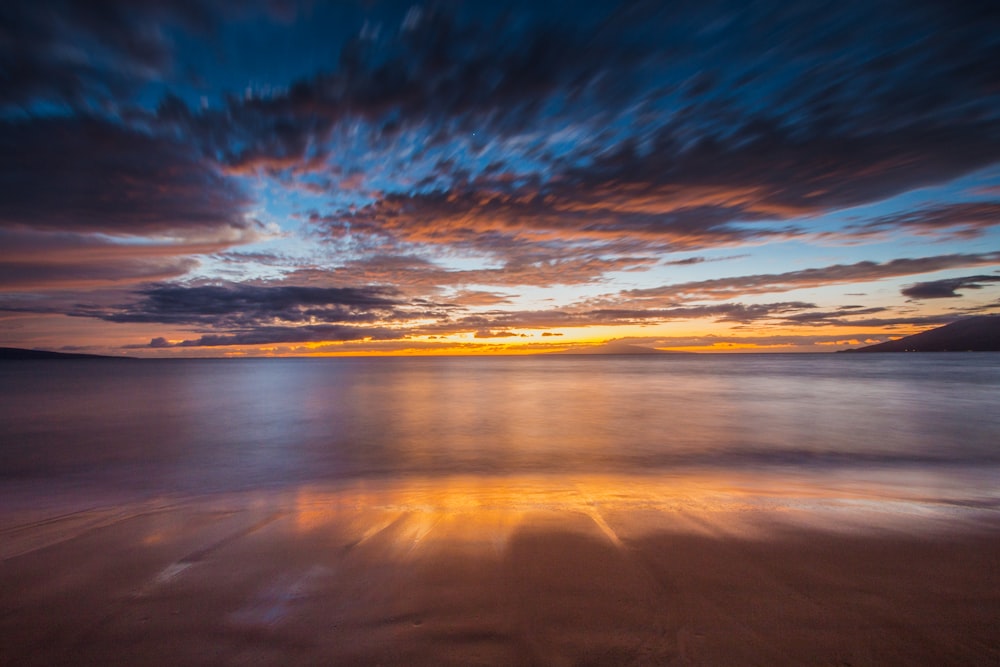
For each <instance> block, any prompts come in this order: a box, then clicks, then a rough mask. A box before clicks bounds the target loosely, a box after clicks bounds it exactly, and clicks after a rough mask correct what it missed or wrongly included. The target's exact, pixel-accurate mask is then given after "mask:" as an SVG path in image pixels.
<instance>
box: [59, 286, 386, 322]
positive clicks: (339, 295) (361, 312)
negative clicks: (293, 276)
mask: <svg viewBox="0 0 1000 667" xmlns="http://www.w3.org/2000/svg"><path fill="white" fill-rule="evenodd" d="M138 294H139V295H141V298H140V299H139V300H138V301H136V302H134V303H131V304H125V305H120V306H117V307H112V308H98V309H87V308H80V309H78V310H77V311H76V312H74V313H72V314H74V315H81V316H87V317H98V318H100V319H103V320H107V321H109V322H155V323H158V324H173V325H199V326H208V327H212V328H221V329H243V328H248V327H249V328H254V329H259V328H266V327H267V325H270V324H277V323H296V324H301V325H312V324H315V323H320V324H324V325H325V324H329V323H333V322H340V323H344V322H375V321H379V320H383V319H391V318H393V317H394V315H395V312H396V309H397V308H398V307H400V306H402V305H403V304H401V303H400V302H399V301H398V300H396V299H395V294H394V292H393V291H392V290H389V289H386V288H350V287H344V288H337V287H325V288H320V287H299V286H290V285H284V286H273V287H271V286H257V285H250V284H235V285H227V286H221V285H204V286H195V287H186V286H182V285H153V286H151V287H147V288H145V289H143V290H141V291H139V292H138ZM307 330H308V329H303V331H307Z"/></svg>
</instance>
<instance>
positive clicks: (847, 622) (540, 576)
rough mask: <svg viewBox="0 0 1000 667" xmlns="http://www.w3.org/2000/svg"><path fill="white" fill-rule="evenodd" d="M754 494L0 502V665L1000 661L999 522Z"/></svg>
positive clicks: (815, 492) (671, 485)
mask: <svg viewBox="0 0 1000 667" xmlns="http://www.w3.org/2000/svg"><path fill="white" fill-rule="evenodd" d="M774 488H775V485H773V484H767V483H761V482H752V481H747V480H744V481H743V482H740V481H739V480H737V481H735V482H734V481H733V480H732V479H727V480H720V479H712V478H708V477H695V478H692V477H688V478H676V479H662V478H659V479H656V478H635V477H632V478H624V479H623V478H619V479H607V478H583V479H512V478H489V479H484V478H456V479H444V480H441V479H435V480H405V481H392V482H390V481H378V482H372V481H365V482H362V481H358V482H351V483H346V484H343V485H340V486H337V487H303V488H296V489H292V490H282V491H268V492H256V493H238V494H217V495H208V496H201V497H166V496H164V497H156V498H145V499H142V500H135V501H131V502H113V503H103V504H102V503H100V502H94V501H92V502H91V504H87V503H86V502H83V501H82V500H81V499H76V500H74V501H73V502H72V503H69V502H64V501H60V502H49V503H39V504H37V505H36V506H34V507H32V506H30V503H25V502H13V503H8V504H7V505H6V506H5V507H4V508H3V509H2V510H0V559H2V561H0V663H2V664H4V665H59V664H67V665H112V664H129V665H160V664H162V665H199V664H203V665H216V664H225V665H271V664H273V665H286V664H316V665H329V664H352V665H353V664H359V665H377V664H382V665H477V664H482V665H590V664H593V665H628V664H639V665H671V664H678V665H686V664H708V665H732V664H761V665H781V664H788V665H791V664H816V665H888V664H899V665H904V664H905V665H913V664H927V665H945V664H955V665H970V664H998V663H1000V512H998V511H997V510H996V509H993V508H992V507H990V506H986V507H983V506H977V503H975V502H968V501H967V500H966V501H962V502H959V501H958V500H955V501H949V500H948V499H944V500H942V499H941V498H936V499H935V500H934V501H928V500H926V499H922V498H919V497H907V496H906V494H897V496H896V497H893V498H886V497H885V494H884V490H882V491H879V494H880V495H879V496H878V497H876V496H875V494H874V492H873V491H872V489H867V488H865V487H864V485H860V486H859V485H847V486H841V487H836V485H835V486H834V487H832V488H829V487H828V488H817V487H816V486H815V485H810V484H807V483H805V484H801V485H799V486H798V487H796V486H792V485H784V487H783V489H782V491H781V493H776V492H775V491H774ZM22 500H23V498H22Z"/></svg>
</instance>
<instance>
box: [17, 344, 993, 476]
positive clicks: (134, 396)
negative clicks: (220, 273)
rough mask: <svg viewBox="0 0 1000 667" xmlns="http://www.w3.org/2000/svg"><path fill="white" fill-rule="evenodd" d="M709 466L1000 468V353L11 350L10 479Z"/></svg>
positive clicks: (678, 470) (795, 472)
mask: <svg viewBox="0 0 1000 667" xmlns="http://www.w3.org/2000/svg"><path fill="white" fill-rule="evenodd" d="M706 470H708V471H713V472H721V473H725V472H728V471H733V472H740V473H743V474H745V473H747V472H748V471H750V472H751V473H752V472H753V471H756V470H760V471H765V470H766V471H771V472H773V471H775V470H777V471H780V473H781V474H782V475H785V476H787V477H788V478H791V479H794V478H796V477H798V476H803V477H804V476H806V475H813V476H815V475H816V474H827V473H829V474H831V475H833V474H836V475H841V476H843V475H845V474H846V475H850V474H854V473H858V474H862V473H863V474H867V475H871V474H876V475H877V474H882V473H891V472H905V473H906V474H908V475H910V477H911V478H912V477H913V476H914V475H916V476H917V477H920V478H924V479H935V480H947V482H946V483H948V484H960V483H963V481H962V480H965V479H970V480H971V479H975V480H977V482H976V483H978V484H980V485H982V484H983V483H984V480H985V483H986V484H987V485H988V484H989V483H990V482H991V481H996V482H997V483H998V484H997V486H1000V475H998V472H1000V354H940V355H933V354H932V355H858V356H853V355H832V354H831V355H743V356H694V355H692V356H663V357H653V358H650V357H645V356H644V357H558V356H549V357H532V358H420V359H398V358H397V359H328V360H301V359H289V360H276V359H261V360H183V361H177V360H172V361H154V360H148V361H98V362H95V361H57V362H52V361H42V362H7V363H4V364H0V484H7V485H12V484H17V485H20V486H24V485H25V484H30V485H34V486H37V488H40V489H41V488H44V487H45V485H46V484H57V483H63V484H66V483H71V484H72V483H75V484H92V485H95V486H99V487H108V488H120V489H145V490H150V491H178V492H189V491H190V492H200V491H222V490H237V489H252V488H260V487H264V486H268V487H270V486H280V485H293V484H300V483H307V482H309V483H311V482H325V481H336V480H343V479H351V478H359V477H395V476H410V475H412V476H424V477H434V476H436V475H451V474H459V475H494V474H497V475H508V474H511V475H521V474H531V475H534V474H537V475H543V476H545V475H563V474H567V475H574V474H614V475H619V474H622V475H629V474H633V473H642V474H665V475H666V474H682V473H685V471H702V472H704V471H706ZM956 480H957V481H956Z"/></svg>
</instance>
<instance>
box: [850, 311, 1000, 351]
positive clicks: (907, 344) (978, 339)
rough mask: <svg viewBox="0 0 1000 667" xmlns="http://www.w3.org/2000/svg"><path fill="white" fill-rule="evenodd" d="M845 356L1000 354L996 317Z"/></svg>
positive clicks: (998, 318) (968, 321) (971, 319)
mask: <svg viewBox="0 0 1000 667" xmlns="http://www.w3.org/2000/svg"><path fill="white" fill-rule="evenodd" d="M845 351H846V352H1000V315H980V316H978V317H969V318H967V319H964V320H959V321H958V322H952V323H951V324H947V325H945V326H943V327H938V328H937V329H931V330H930V331H924V332H922V333H918V334H914V335H912V336H906V337H905V338H900V339H898V340H891V341H888V342H886V343H879V344H878V345H869V346H868V347H862V348H858V349H856V350H845Z"/></svg>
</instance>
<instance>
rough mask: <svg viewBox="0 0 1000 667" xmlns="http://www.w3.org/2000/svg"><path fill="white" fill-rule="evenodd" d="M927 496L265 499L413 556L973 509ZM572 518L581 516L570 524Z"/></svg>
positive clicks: (571, 486)
mask: <svg viewBox="0 0 1000 667" xmlns="http://www.w3.org/2000/svg"><path fill="white" fill-rule="evenodd" d="M926 491H927V490H926V489H923V490H921V489H913V488H912V487H910V486H906V485H902V486H899V487H898V488H893V486H892V485H891V483H887V482H886V480H881V481H876V482H866V481H864V480H850V479H848V480H826V483H825V484H819V483H817V482H816V480H803V479H799V478H791V479H785V480H784V481H783V483H781V484H778V483H776V482H775V481H774V480H773V479H770V480H769V479H768V478H767V476H764V475H760V474H756V475H747V476H745V477H737V476H734V475H726V476H723V475H708V474H705V475H691V474H686V475H678V476H676V477H664V476H662V475H660V476H649V477H644V476H629V477H621V476H587V477H574V478H568V477H567V478H563V477H540V476H536V477H528V476H525V477H449V478H443V479H442V478H420V479H408V480H405V481H401V480H391V481H390V480H374V481H373V480H365V481H357V482H352V483H349V484H345V485H343V486H339V487H336V488H333V487H322V486H304V487H300V488H298V489H296V490H295V491H294V492H293V493H291V494H290V495H289V496H288V497H287V498H279V497H275V496H270V497H267V496H257V500H258V502H260V503H262V504H269V505H272V506H273V505H283V506H285V507H286V509H288V511H289V512H290V513H291V515H290V523H291V525H292V526H293V527H294V530H295V531H296V532H297V533H299V534H306V533H311V532H316V531H329V530H336V531H339V532H342V533H344V535H345V539H349V540H350V544H351V546H356V545H359V544H363V543H365V542H368V541H369V540H371V539H373V538H375V537H376V536H377V537H378V539H379V540H382V541H386V542H391V543H392V544H393V545H394V547H393V550H394V551H395V552H397V553H398V554H400V555H404V554H405V553H406V552H407V551H408V550H411V549H413V548H415V547H416V546H418V545H426V544H427V543H435V542H436V543H445V544H448V545H449V548H455V547H462V548H481V549H485V550H488V549H495V550H502V549H503V548H504V545H506V544H507V543H508V542H509V540H510V539H511V537H512V536H513V535H515V534H516V533H518V532H519V531H523V530H525V529H530V528H531V527H532V526H538V525H545V526H554V527H557V528H559V529H563V530H567V531H570V532H572V531H574V530H585V531H587V532H592V533H593V534H594V535H596V536H601V535H603V537H604V538H606V539H607V540H608V541H609V542H611V543H612V544H615V545H616V546H618V547H622V546H623V544H622V540H623V539H625V537H623V536H627V537H628V538H629V539H638V538H641V537H643V536H645V535H648V534H653V533H662V532H665V531H666V532H672V533H673V532H678V533H698V534H707V535H716V536H719V535H731V536H732V535H740V536H742V537H748V538H764V537H766V536H767V535H768V534H769V533H771V532H774V531H775V530H778V529H780V528H788V527H792V526H797V527H809V528H817V529H823V530H828V531H833V532H844V531H847V532H859V531H860V532H864V531H869V530H885V529H890V528H891V529H896V530H922V529H932V530H938V529H946V528H947V527H948V526H952V527H954V526H955V523H954V521H955V516H954V515H955V511H956V509H957V508H958V507H960V506H962V505H966V507H965V508H964V509H966V510H967V509H968V507H967V505H968V504H969V502H963V501H962V500H961V499H958V498H941V497H933V498H932V497H931V494H929V493H927V492H926ZM977 497H981V496H977ZM996 501H997V498H996V497H994V498H993V499H992V501H990V502H988V503H986V504H987V505H990V504H994V505H995V504H996ZM962 516H963V517H964V518H965V519H968V517H969V514H968V512H963V514H962ZM568 517H570V518H574V520H572V521H570V520H567V521H561V519H565V518H568ZM581 527H583V528H581Z"/></svg>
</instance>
